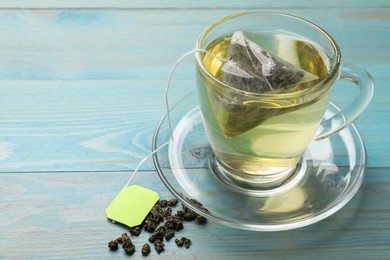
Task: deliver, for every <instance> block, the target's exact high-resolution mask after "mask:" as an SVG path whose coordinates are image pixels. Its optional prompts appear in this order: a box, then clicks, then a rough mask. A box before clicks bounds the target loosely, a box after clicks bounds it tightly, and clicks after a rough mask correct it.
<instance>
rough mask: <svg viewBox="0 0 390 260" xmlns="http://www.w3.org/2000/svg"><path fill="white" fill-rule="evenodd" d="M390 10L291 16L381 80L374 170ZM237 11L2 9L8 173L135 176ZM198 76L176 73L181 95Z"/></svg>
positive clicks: (372, 142)
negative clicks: (207, 37) (212, 41)
mask: <svg viewBox="0 0 390 260" xmlns="http://www.w3.org/2000/svg"><path fill="white" fill-rule="evenodd" d="M386 10H387V11H388V10H389V9H386ZM386 10H380V9H373V8H371V9H367V10H364V11H363V10H361V9H353V8H350V9H348V10H346V9H313V10H311V11H310V12H307V10H305V9H289V10H288V11H289V12H291V13H293V14H296V15H299V16H303V17H305V18H307V19H309V20H312V21H313V22H315V23H317V24H319V25H320V26H322V27H323V28H325V29H326V30H328V31H329V33H330V34H331V35H333V36H334V38H335V39H336V40H337V41H338V42H339V44H340V47H341V49H342V51H343V60H344V61H345V62H346V63H352V64H356V65H359V66H362V67H364V68H366V69H368V70H369V71H370V72H371V73H372V75H373V77H374V79H375V83H376V95H375V97H374V100H373V102H372V104H371V105H370V107H369V109H368V110H367V111H366V112H365V113H364V114H363V115H362V116H361V118H360V119H359V120H358V121H357V124H358V127H359V129H360V130H361V133H362V135H363V136H364V138H365V140H366V142H367V150H368V154H369V163H368V165H369V166H376V167H388V166H389V165H390V162H389V160H387V158H389V157H390V148H389V147H390V146H383V145H382V144H383V142H384V140H387V138H388V134H389V129H390V120H388V119H389V114H390V113H386V112H388V111H389V110H388V107H387V105H386V104H387V100H388V96H387V95H386V93H387V87H386V83H387V82H389V75H388V71H389V64H388V60H390V52H389V51H384V50H386V49H387V48H388V46H389V45H390V39H389V37H388V33H387V32H388V31H390V25H389V22H388V19H384V18H386V17H387V16H386V15H385V17H384V16H383V15H382V16H378V15H377V14H378V12H380V13H381V12H385V11H386ZM237 11H238V10H234V12H237ZM231 13H232V10H212V9H202V10H192V9H189V10H179V11H178V10H170V9H169V10H153V9H151V10H149V9H145V10H127V9H125V10H105V9H101V10H61V9H59V10H2V11H0V38H1V39H2V41H0V54H1V55H0V56H1V60H0V89H1V91H2V95H1V96H0V103H1V104H2V109H1V110H0V120H1V122H2V123H1V124H0V137H1V140H0V172H10V171H24V172H29V171H88V170H91V169H93V170H103V171H105V170H126V169H134V168H135V166H136V165H137V162H138V161H139V160H140V159H141V158H143V157H144V156H146V155H147V154H148V153H149V151H150V147H151V139H152V135H153V131H154V128H155V126H156V124H157V122H158V121H159V118H160V117H161V116H162V115H163V113H164V98H163V95H164V94H163V92H164V88H165V84H166V80H167V77H168V74H169V71H170V69H171V67H172V65H173V63H174V61H175V60H176V59H177V58H178V57H179V56H180V55H181V54H182V53H184V52H186V51H188V50H190V49H192V48H193V46H194V42H195V41H196V39H197V37H198V35H199V34H200V33H201V31H202V30H203V29H204V28H205V27H206V26H207V25H209V24H210V23H212V22H213V21H215V20H217V19H218V18H221V17H224V16H226V15H228V14H231ZM361 16H362V17H364V19H360V18H359V17H361ZM363 32H364V34H363ZM193 70H194V69H193V65H192V63H191V62H190V60H189V61H186V63H185V64H183V68H182V69H181V70H180V71H179V72H178V73H177V74H176V75H175V77H176V81H177V82H180V83H182V85H180V86H178V87H176V88H175V89H174V92H173V93H175V94H174V95H173V98H177V97H178V96H180V93H185V92H186V91H188V89H191V88H193V87H194V86H193V83H192V81H193V79H194V73H193ZM340 89H341V90H340V91H339V92H340V93H338V94H335V95H334V96H335V99H337V97H339V98H338V99H341V101H342V99H343V97H345V96H346V95H345V94H346V93H347V95H349V94H348V93H350V90H351V89H350V88H346V89H345V90H343V89H342V87H341V88H340ZM378 124H382V125H383V126H384V127H382V128H379V129H377V127H376V126H377V125H378ZM152 168H153V166H152V165H145V167H144V168H143V169H144V170H148V169H149V170H150V169H152Z"/></svg>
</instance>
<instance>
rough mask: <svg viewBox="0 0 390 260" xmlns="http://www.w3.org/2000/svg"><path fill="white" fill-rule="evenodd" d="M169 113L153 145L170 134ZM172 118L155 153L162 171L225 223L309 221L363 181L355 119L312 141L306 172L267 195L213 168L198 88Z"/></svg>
mask: <svg viewBox="0 0 390 260" xmlns="http://www.w3.org/2000/svg"><path fill="white" fill-rule="evenodd" d="M337 111H339V109H338V108H337V106H335V105H334V104H332V103H331V104H329V106H328V109H327V112H326V114H325V118H329V117H330V116H331V115H333V114H334V113H336V112H337ZM167 118H168V117H167V116H164V117H163V118H162V119H161V121H160V123H159V125H158V126H157V128H156V131H155V134H154V138H153V149H154V150H156V149H157V148H158V147H160V146H161V145H162V144H164V143H166V142H169V140H170V131H169V129H170V126H169V122H168V119H167ZM170 118H171V127H172V129H174V131H173V141H172V142H170V143H169V145H168V146H163V147H161V148H159V149H157V151H156V153H155V154H154V155H153V161H154V164H155V166H156V169H157V172H158V174H159V176H160V178H161V180H162V181H163V183H164V184H165V185H166V187H167V188H168V189H169V191H170V192H171V193H172V194H173V195H174V196H176V197H177V198H178V199H179V200H180V201H181V202H182V203H183V204H185V205H186V206H188V207H189V208H191V209H192V210H194V211H196V212H197V213H199V214H201V215H203V216H205V217H206V218H209V219H211V220H215V221H217V222H219V223H221V224H225V225H228V226H232V227H235V228H240V229H247V230H256V231H280V230H288V229H294V228H299V227H303V226H307V225H310V224H313V223H315V222H318V221H320V220H322V219H324V218H326V217H328V216H330V215H332V214H333V213H335V212H336V211H338V210H339V209H340V208H342V207H343V206H344V205H345V204H347V202H348V201H350V200H351V199H352V197H353V196H354V195H355V194H356V192H357V191H358V189H359V187H360V186H361V184H362V181H363V176H364V172H365V166H366V154H365V147H364V143H363V140H362V138H361V136H360V134H359V132H358V130H357V128H356V126H355V125H353V124H352V125H350V126H349V127H348V128H345V129H344V130H342V131H340V132H339V133H338V134H336V135H334V136H332V137H330V138H328V139H324V140H321V141H315V142H312V143H311V144H310V145H309V147H308V149H307V151H306V152H305V154H304V156H303V164H304V165H305V173H304V175H303V176H300V177H299V179H298V180H297V181H296V182H294V185H293V186H292V187H290V188H289V189H287V190H284V191H283V192H276V193H271V194H268V195H267V196H253V195H248V194H245V193H242V192H238V191H237V190H235V189H234V188H233V189H232V187H229V185H227V184H226V183H225V182H224V181H221V179H220V178H219V177H217V176H215V175H214V174H213V173H212V171H211V170H210V169H209V161H210V159H212V158H213V153H212V151H211V148H210V146H209V143H208V140H207V136H206V133H205V130H204V128H203V124H202V118H201V113H200V110H199V107H198V105H197V95H196V92H195V91H192V92H190V93H188V94H187V95H185V96H184V97H183V98H182V99H181V100H180V101H179V102H177V103H176V104H175V105H174V106H173V107H172V108H171V110H170ZM192 199H195V200H196V201H198V202H201V203H202V204H203V207H201V206H200V205H199V204H198V203H196V202H194V200H192ZM204 208H207V210H204Z"/></svg>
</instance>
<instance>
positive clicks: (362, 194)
mask: <svg viewBox="0 0 390 260" xmlns="http://www.w3.org/2000/svg"><path fill="white" fill-rule="evenodd" d="M0 178H1V183H2V185H1V186H0V209H1V212H2V214H0V229H1V232H0V241H2V242H1V243H0V258H4V259H26V258H31V259H35V258H42V257H44V258H46V259H69V258H70V257H71V258H78V259H81V258H83V259H85V258H91V259H106V258H110V259H120V258H123V257H124V255H123V251H122V250H120V251H118V252H110V251H109V250H108V248H107V243H108V241H110V240H111V239H115V238H116V237H118V236H119V235H120V234H121V233H122V232H125V231H126V229H125V228H124V227H121V226H118V225H114V224H112V223H110V222H108V221H107V220H106V218H105V215H104V210H105V208H106V206H107V205H108V204H109V203H110V202H111V200H112V199H113V198H114V196H115V195H116V194H117V192H118V191H119V190H120V189H121V188H122V187H123V185H124V183H125V182H126V181H127V178H128V174H127V173H126V172H122V173H120V172H96V173H93V172H90V173H85V172H84V173H80V172H74V173H67V174H61V173H58V174H54V173H30V174H22V173H19V174H14V173H9V174H5V173H3V174H1V175H0ZM137 183H138V184H141V185H143V186H145V187H149V188H153V189H154V190H156V191H157V192H158V193H159V194H160V196H161V197H162V198H170V197H171V195H170V194H169V192H168V191H167V190H166V188H165V187H164V186H163V184H162V183H161V181H160V180H159V178H158V176H157V175H156V173H155V172H141V173H140V174H139V175H138V179H137ZM389 185H390V181H389V178H388V168H387V169H369V170H368V172H367V175H366V179H365V182H364V185H363V187H362V189H361V190H360V191H359V192H358V194H357V195H356V196H355V198H354V199H353V200H352V201H351V202H350V203H348V204H347V206H346V207H344V208H343V209H341V210H340V211H339V212H337V213H336V214H334V215H333V216H331V217H329V218H327V219H325V220H323V221H321V222H319V223H317V224H314V225H312V226H309V227H305V228H301V229H297V230H291V231H283V232H270V233H269V232H267V233H263V232H251V231H243V230H237V229H233V228H229V227H226V226H223V225H220V224H218V223H215V222H211V221H209V222H208V224H207V225H206V226H204V227H200V226H197V225H195V224H194V225H193V224H185V228H184V230H182V231H181V232H177V233H176V236H178V237H181V236H186V237H189V238H191V239H192V241H193V245H192V247H191V248H190V249H188V250H186V249H184V248H177V247H176V245H174V242H173V241H171V242H169V243H167V246H166V251H165V252H163V253H162V254H161V255H159V256H158V255H157V254H156V253H155V252H152V253H151V255H150V256H149V257H151V259H157V258H158V257H159V259H161V257H163V258H164V259H183V257H184V258H186V259H206V258H207V259H227V258H236V257H242V256H245V257H246V258H249V259H258V257H259V256H261V257H262V258H278V259H280V258H286V257H289V259H311V258H316V259H329V258H336V259H357V258H364V259H371V258H372V259H374V258H375V259H378V258H389V257H390V251H389V240H388V238H389V236H390V211H389V209H390V190H389V189H388V187H389ZM147 238H148V235H147V233H146V232H145V233H142V234H141V236H140V237H139V238H134V239H133V241H134V243H135V244H136V246H137V248H138V251H137V252H136V255H137V256H138V257H139V258H140V251H139V248H140V246H142V244H143V243H145V242H146V240H147ZM148 259H149V258H148Z"/></svg>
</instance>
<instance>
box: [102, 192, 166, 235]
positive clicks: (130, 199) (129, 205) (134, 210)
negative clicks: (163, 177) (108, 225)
mask: <svg viewBox="0 0 390 260" xmlns="http://www.w3.org/2000/svg"><path fill="white" fill-rule="evenodd" d="M158 200H159V196H158V194H157V192H155V191H152V190H149V189H146V188H144V187H141V186H139V185H131V186H128V187H126V188H124V189H123V190H122V191H121V192H119V194H118V195H117V196H116V197H115V199H114V200H113V201H112V202H111V204H110V205H109V206H108V207H107V208H106V216H107V218H108V219H111V220H113V221H116V222H119V223H122V224H124V225H126V226H128V227H134V226H138V225H140V224H141V223H142V221H144V219H145V218H146V216H147V215H148V213H149V212H150V210H151V209H152V208H153V206H154V205H155V204H156V202H157V201H158Z"/></svg>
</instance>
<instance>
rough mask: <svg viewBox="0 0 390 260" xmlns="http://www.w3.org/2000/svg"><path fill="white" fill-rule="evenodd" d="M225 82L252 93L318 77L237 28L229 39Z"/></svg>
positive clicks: (264, 91) (272, 89)
mask: <svg viewBox="0 0 390 260" xmlns="http://www.w3.org/2000/svg"><path fill="white" fill-rule="evenodd" d="M222 70H223V71H224V79H223V80H224V82H225V83H227V84H228V85H230V86H232V87H235V88H238V89H241V90H244V91H247V92H252V93H266V92H270V91H274V90H278V89H281V88H286V87H288V86H292V85H296V84H298V83H304V82H307V81H312V80H315V79H318V77H317V76H316V75H313V74H311V73H310V72H307V71H305V70H303V69H301V68H298V67H297V66H295V65H293V64H291V63H289V62H287V61H285V60H283V59H281V58H279V57H278V56H276V55H274V54H271V53H270V52H268V51H267V50H265V49H263V48H261V47H260V46H259V45H257V44H256V43H254V42H252V41H251V40H249V39H247V38H246V37H245V36H244V34H243V32H241V31H236V32H235V33H234V34H233V35H232V38H231V41H230V46H229V50H228V62H226V63H225V64H224V65H223V67H222Z"/></svg>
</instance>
